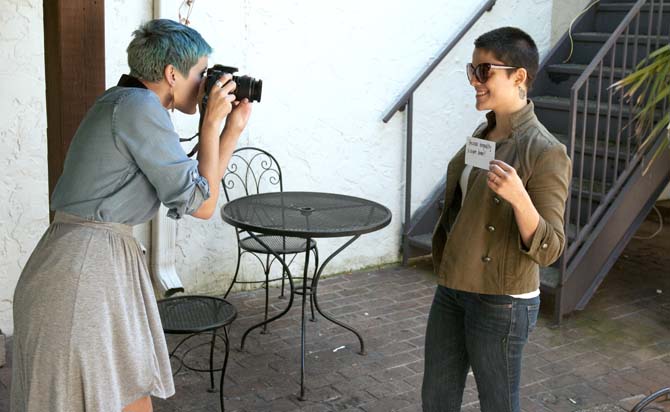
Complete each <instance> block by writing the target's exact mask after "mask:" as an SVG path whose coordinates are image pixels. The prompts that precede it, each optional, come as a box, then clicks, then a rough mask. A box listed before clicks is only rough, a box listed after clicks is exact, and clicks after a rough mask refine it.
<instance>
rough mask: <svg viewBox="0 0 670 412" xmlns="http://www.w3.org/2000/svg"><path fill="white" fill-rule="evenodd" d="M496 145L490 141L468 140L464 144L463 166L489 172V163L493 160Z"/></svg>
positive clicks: (472, 138)
mask: <svg viewBox="0 0 670 412" xmlns="http://www.w3.org/2000/svg"><path fill="white" fill-rule="evenodd" d="M495 155H496V144H495V142H492V141H490V140H484V139H477V138H476V137H470V138H468V142H467V143H466V144H465V164H466V165H471V166H474V167H478V168H480V169H486V170H489V162H491V160H493V159H495Z"/></svg>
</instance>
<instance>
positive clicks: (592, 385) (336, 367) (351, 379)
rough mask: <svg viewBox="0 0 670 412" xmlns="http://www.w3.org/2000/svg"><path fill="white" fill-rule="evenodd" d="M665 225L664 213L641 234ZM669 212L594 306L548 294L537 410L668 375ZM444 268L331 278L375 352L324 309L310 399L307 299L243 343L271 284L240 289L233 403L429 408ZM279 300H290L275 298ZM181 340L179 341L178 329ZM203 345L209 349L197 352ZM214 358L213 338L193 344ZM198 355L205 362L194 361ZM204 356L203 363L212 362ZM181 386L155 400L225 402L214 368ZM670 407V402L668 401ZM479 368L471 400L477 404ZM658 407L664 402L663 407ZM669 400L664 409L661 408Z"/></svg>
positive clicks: (640, 387) (334, 292)
mask: <svg viewBox="0 0 670 412" xmlns="http://www.w3.org/2000/svg"><path fill="white" fill-rule="evenodd" d="M657 227H658V221H657V219H655V216H651V217H650V219H648V220H647V221H646V222H645V223H644V225H643V226H642V228H641V229H640V231H639V232H638V234H640V235H642V234H649V233H652V232H653V231H654V230H655V229H656V228H657ZM668 252H670V214H666V217H665V228H664V229H663V231H662V232H661V233H660V234H659V235H658V236H657V237H656V238H654V239H652V240H641V239H635V240H633V241H631V243H630V244H629V246H628V247H627V249H626V250H625V252H624V254H623V255H622V257H621V258H620V259H619V261H618V262H617V263H616V264H615V266H614V268H613V269H612V271H611V273H610V274H609V275H608V277H607V279H606V280H605V282H604V283H603V285H602V286H601V288H600V289H599V291H598V293H597V294H596V296H595V297H594V299H593V300H592V301H591V302H590V303H589V305H588V306H587V308H586V310H584V311H583V312H579V313H576V314H574V315H572V316H570V317H568V318H567V319H566V320H565V321H564V323H563V324H562V325H561V327H560V328H554V327H552V326H551V319H550V308H549V307H548V305H545V307H544V309H543V314H542V316H541V319H540V321H539V322H538V327H537V329H536V330H535V332H534V333H533V335H532V337H531V340H530V343H529V344H528V346H527V349H526V357H525V363H524V369H523V382H522V385H523V388H522V390H521V393H522V397H523V399H522V405H523V409H524V410H525V411H528V412H537V411H556V412H558V411H587V410H588V411H590V412H596V411H600V412H606V411H617V412H621V411H625V410H630V408H631V407H632V406H633V405H634V404H635V403H636V402H637V401H638V400H639V399H640V398H641V397H642V396H643V395H644V394H649V393H650V392H653V391H654V390H656V389H659V388H661V387H667V386H670V256H669V255H670V254H669V253H668ZM434 289H435V279H434V278H433V276H432V275H431V271H430V267H429V266H428V263H427V262H423V263H422V262H420V263H419V264H418V265H415V266H412V267H389V268H384V269H381V270H376V271H364V272H356V273H352V274H345V275H339V276H335V277H332V278H328V279H326V280H324V281H323V282H322V283H321V284H320V294H319V296H320V299H319V301H320V303H321V305H322V307H323V308H324V310H326V311H328V312H330V313H331V314H333V315H336V316H337V317H338V318H339V319H341V320H344V321H346V322H348V323H350V324H351V325H353V326H354V327H356V328H357V329H358V330H360V331H361V332H362V333H363V336H364V339H365V345H366V350H367V355H366V356H361V355H359V354H357V350H358V346H357V345H358V343H357V341H356V338H355V337H354V335H353V334H351V333H349V332H346V331H345V330H343V329H341V328H339V327H337V326H335V325H333V324H332V323H330V322H328V321H327V320H325V319H323V318H321V317H319V318H318V320H317V322H315V323H312V322H308V323H307V350H308V355H307V359H306V365H307V377H306V381H307V394H306V395H307V398H308V400H307V401H299V400H298V399H297V396H296V395H297V393H298V389H299V379H300V364H299V338H300V329H299V319H300V318H299V316H300V311H299V306H295V307H294V308H293V309H292V310H291V312H289V314H288V315H287V316H285V317H284V318H282V319H281V320H279V321H277V322H274V323H273V324H271V326H270V330H269V333H268V334H266V335H261V334H259V333H258V332H255V333H252V334H251V335H250V337H249V338H248V339H247V343H246V346H245V352H239V351H238V350H237V348H239V342H240V338H241V335H242V333H243V331H244V330H245V329H246V327H248V326H249V325H251V324H253V323H255V322H257V321H258V320H259V319H261V316H262V315H261V312H262V307H263V291H256V292H245V293H238V294H234V295H232V296H231V299H230V300H231V301H232V302H233V303H234V304H235V305H236V306H237V308H238V310H239V317H238V319H237V320H236V321H235V323H234V325H233V329H232V341H233V347H234V348H235V349H234V350H233V351H232V352H231V361H230V363H229V368H228V373H227V377H226V384H225V391H224V393H225V395H226V409H227V410H229V411H248V412H251V411H277V412H279V411H298V410H301V411H358V412H361V411H366V412H373V411H384V412H385V411H404V412H409V411H419V410H420V409H421V408H420V396H419V394H420V385H421V379H422V370H423V335H424V329H425V323H426V319H427V312H428V308H429V306H430V303H431V299H432V295H433V292H434ZM271 293H272V296H273V298H272V300H271V302H272V304H273V308H274V310H275V311H278V310H280V309H281V308H282V307H283V305H285V304H286V301H283V300H279V299H276V296H277V294H278V290H277V289H271ZM170 342H171V344H174V343H175V342H176V341H175V340H173V339H170ZM198 351H199V352H198ZM192 355H195V358H196V359H199V358H202V359H206V357H207V355H208V353H207V351H206V349H204V348H203V349H198V350H196V351H194V352H193V353H192ZM196 363H197V362H196ZM203 365H204V363H203ZM9 381H10V368H9V367H7V366H6V367H4V368H1V369H0V411H6V410H8V400H7V397H8V395H7V393H8V386H9V383H10V382H9ZM175 383H176V387H177V394H176V395H175V396H174V397H172V398H171V399H169V400H167V401H162V400H156V401H155V403H154V407H155V410H156V412H168V411H170V412H177V411H179V412H195V411H216V410H218V394H216V393H209V392H207V390H206V389H207V386H208V377H207V375H205V374H199V373H195V372H184V371H181V372H179V373H178V374H177V376H176V378H175ZM665 408H666V410H670V402H668V403H666V404H665ZM477 410H479V408H478V402H477V390H476V387H475V385H474V380H473V379H472V377H471V376H470V377H469V379H468V385H467V389H466V393H465V397H464V407H463V411H477ZM655 410H659V409H655ZM660 410H662V409H660Z"/></svg>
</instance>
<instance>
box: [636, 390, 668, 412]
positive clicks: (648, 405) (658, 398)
mask: <svg viewBox="0 0 670 412" xmlns="http://www.w3.org/2000/svg"><path fill="white" fill-rule="evenodd" d="M666 402H667V403H666ZM661 403H663V404H664V405H663V406H661V405H660V404H661ZM668 407H670V387H668V388H663V389H661V390H658V391H656V392H654V393H652V394H651V395H649V396H647V397H646V398H644V399H642V400H641V401H640V402H639V403H638V404H637V405H635V407H634V408H633V409H631V412H651V411H660V412H663V411H667V410H668Z"/></svg>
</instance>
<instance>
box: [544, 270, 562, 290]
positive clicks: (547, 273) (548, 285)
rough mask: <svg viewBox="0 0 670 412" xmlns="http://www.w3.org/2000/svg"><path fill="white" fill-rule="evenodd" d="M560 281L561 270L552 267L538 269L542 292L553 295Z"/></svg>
mask: <svg viewBox="0 0 670 412" xmlns="http://www.w3.org/2000/svg"><path fill="white" fill-rule="evenodd" d="M560 279H561V270H560V269H559V268H555V267H553V266H549V267H546V268H540V289H541V290H542V291H543V292H545V293H550V294H553V293H555V292H556V289H557V286H558V283H559V280H560Z"/></svg>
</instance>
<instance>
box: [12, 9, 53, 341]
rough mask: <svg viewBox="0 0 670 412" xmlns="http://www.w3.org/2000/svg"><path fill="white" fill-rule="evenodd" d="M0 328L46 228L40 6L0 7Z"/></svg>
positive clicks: (44, 110) (46, 188)
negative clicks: (19, 281) (0, 197)
mask: <svg viewBox="0 0 670 412" xmlns="http://www.w3.org/2000/svg"><path fill="white" fill-rule="evenodd" d="M0 10H1V11H0V26H2V31H1V32H0V60H1V61H2V62H3V64H2V65H0V170H2V173H0V193H1V196H2V201H1V202H0V329H2V330H3V332H4V333H8V334H11V333H12V330H13V328H12V296H13V294H14V286H15V285H16V281H17V279H18V277H19V274H20V273H21V269H22V268H23V266H24V265H25V263H26V260H27V259H28V256H29V255H30V252H31V251H32V249H33V248H34V247H35V245H36V244H37V242H38V240H39V238H40V236H41V235H42V233H43V232H44V229H45V228H46V227H47V225H48V223H49V213H48V210H47V203H48V202H47V200H48V199H47V197H48V190H49V183H48V178H47V150H46V98H45V95H44V87H45V86H44V85H45V82H44V51H43V50H44V36H43V28H42V2H41V1H39V0H5V1H3V2H2V5H1V6H0Z"/></svg>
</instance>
